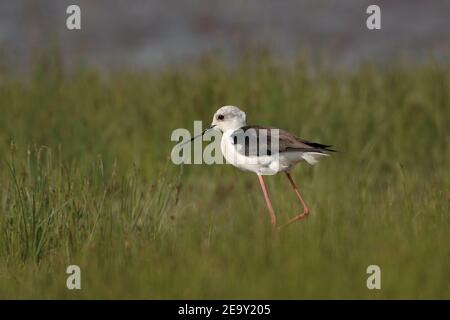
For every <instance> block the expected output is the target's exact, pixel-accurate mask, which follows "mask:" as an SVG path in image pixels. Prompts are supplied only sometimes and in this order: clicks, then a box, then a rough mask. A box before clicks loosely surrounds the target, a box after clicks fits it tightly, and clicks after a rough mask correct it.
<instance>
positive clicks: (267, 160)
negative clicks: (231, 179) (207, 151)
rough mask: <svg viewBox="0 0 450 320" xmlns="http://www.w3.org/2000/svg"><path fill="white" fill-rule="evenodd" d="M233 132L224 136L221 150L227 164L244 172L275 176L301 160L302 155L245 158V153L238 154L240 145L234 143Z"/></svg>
mask: <svg viewBox="0 0 450 320" xmlns="http://www.w3.org/2000/svg"><path fill="white" fill-rule="evenodd" d="M232 134H233V130H228V131H226V132H225V133H224V134H223V135H222V140H221V143H220V149H221V151H222V154H223V156H224V158H225V160H226V161H227V163H229V164H232V165H233V166H235V167H237V168H239V169H241V170H244V171H251V172H255V173H256V174H261V175H273V174H276V173H278V172H280V171H285V170H288V169H289V167H290V166H291V165H292V164H293V163H294V162H298V161H300V160H301V155H294V154H292V155H290V156H289V157H287V156H286V155H284V154H281V155H279V154H278V153H277V154H275V155H265V156H249V157H247V156H245V155H244V152H242V151H241V152H238V151H240V150H237V147H239V146H238V145H235V144H234V143H233V139H232V137H231V135H232Z"/></svg>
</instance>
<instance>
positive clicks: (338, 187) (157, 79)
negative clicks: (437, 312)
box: [0, 0, 450, 299]
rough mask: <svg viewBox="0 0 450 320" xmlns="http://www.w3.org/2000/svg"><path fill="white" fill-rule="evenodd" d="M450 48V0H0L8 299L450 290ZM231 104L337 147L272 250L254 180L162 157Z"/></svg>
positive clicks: (280, 211)
mask: <svg viewBox="0 0 450 320" xmlns="http://www.w3.org/2000/svg"><path fill="white" fill-rule="evenodd" d="M69 4H78V5H79V6H80V7H81V27H82V30H81V31H76V30H74V31H69V30H67V29H66V19H67V17H68V15H67V14H66V8H67V7H68V5H69ZM370 4H378V5H379V6H380V7H381V27H382V29H381V30H376V31H369V30H368V29H367V27H366V19H367V17H368V14H367V13H366V9H367V7H368V6H369V5H370ZM449 48H450V1H449V0H433V1H425V0H421V1H419V0H391V1H375V0H374V1H372V0H371V1H365V0H364V1H362V0H346V1H343V0H340V1H337V0H336V1H331V0H329V1H325V0H314V1H313V0H310V1H300V0H297V1H292V0H283V1H275V0H271V1H269V0H259V1H256V0H246V1H236V0H227V1H225V0H224V1H217V0H208V1H194V0H185V1H173V0H169V1H163V0H160V1H138V0H133V1H125V0H123V1H118V0H85V1H76V0H71V1H67V0H53V1H51V0H14V1H11V0H9V1H7V0H0V298H8V299H11V298H39V299H45V298H59V299H61V298H94V299H98V298H144V299H148V298H153V299H161V298H172V299H173V298H186V299H202V298H206V299H218V298H230V299H238V298H245V299H255V298H262V299H279V298H286V299H299V298H306V299H317V298H331V299H336V298H352V299H355V298H356V299H380V298H382V299H405V298H413V299H417V298H422V299H430V298H438V299H448V298H450V286H449V285H448V284H449V279H450V274H449V271H450V233H449V230H450V215H449V212H450V170H449V168H448V166H449V163H450V148H449V146H450V63H449V62H450V59H449V57H450V55H449V53H450V52H449ZM316 67H317V68H316ZM226 104H233V105H237V106H240V107H241V108H242V109H243V110H244V111H245V112H246V113H247V119H248V121H249V124H253V123H258V124H264V125H273V126H277V127H280V128H283V129H286V130H288V131H290V132H292V133H294V134H297V135H299V136H301V137H303V138H305V139H308V140H312V141H318V142H321V143H325V144H332V145H334V147H335V148H336V149H337V150H339V151H340V152H338V153H336V154H333V156H332V157H330V158H327V159H324V161H321V163H320V164H318V165H316V166H309V165H303V164H301V165H299V166H298V167H296V168H295V170H293V172H292V174H293V175H294V180H295V181H296V182H297V183H298V185H299V187H300V189H301V190H302V193H303V196H304V198H305V200H306V202H307V203H308V206H309V207H310V208H311V215H310V217H309V218H308V219H306V220H305V221H302V222H300V223H296V224H293V225H292V226H290V227H289V228H286V230H285V231H283V232H282V233H280V236H279V238H278V239H274V238H273V237H272V231H271V226H270V222H269V217H268V213H267V208H266V205H265V203H264V199H263V196H262V195H261V192H260V187H259V185H258V181H257V179H256V177H255V175H254V174H250V173H243V172H241V171H239V170H237V169H236V168H234V167H232V166H229V165H212V166H207V165H185V166H179V165H174V164H173V163H172V162H171V161H170V157H169V155H170V154H171V150H172V148H173V147H174V146H175V144H176V143H177V142H175V141H171V139H170V137H171V134H172V132H173V131H174V129H176V128H187V129H188V130H190V131H191V132H192V129H193V121H194V120H202V121H203V126H206V125H209V123H210V120H211V118H212V115H213V114H214V112H215V111H216V110H217V109H218V107H220V106H222V105H226ZM205 145H206V142H204V143H203V146H204V147H205ZM266 182H267V185H268V190H269V193H270V195H271V198H272V200H273V204H274V208H275V210H276V214H277V217H278V221H279V222H280V224H281V223H283V222H285V221H288V219H289V217H291V216H292V215H294V213H296V212H297V210H298V209H299V206H298V203H297V202H296V200H297V199H296V198H295V195H294V194H292V193H291V191H290V190H289V185H288V182H287V181H286V179H285V177H284V176H283V175H276V176H274V177H267V179H266ZM71 264H76V265H79V266H80V268H81V269H82V275H83V276H82V288H83V290H74V291H71V290H67V288H66V287H65V283H66V277H67V275H66V273H65V270H66V268H67V266H68V265H71ZM372 264H376V265H379V266H380V268H381V270H382V290H368V289H367V286H366V280H367V276H368V275H367V273H366V269H367V266H369V265H372Z"/></svg>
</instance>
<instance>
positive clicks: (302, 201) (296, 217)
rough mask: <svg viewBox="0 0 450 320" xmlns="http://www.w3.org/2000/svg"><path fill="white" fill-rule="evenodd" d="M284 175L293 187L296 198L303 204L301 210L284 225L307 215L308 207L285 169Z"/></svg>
mask: <svg viewBox="0 0 450 320" xmlns="http://www.w3.org/2000/svg"><path fill="white" fill-rule="evenodd" d="M286 176H287V178H288V179H289V182H290V183H291V186H292V189H294V192H295V194H296V195H297V198H298V199H299V200H300V202H301V204H302V206H303V212H302V213H300V214H298V215H296V216H295V217H293V218H291V219H290V220H289V221H288V222H287V223H286V224H285V225H284V226H287V225H289V224H291V223H292V222H294V221H297V220H302V219H304V218H306V217H307V216H308V215H309V208H308V206H307V205H306V203H305V200H303V198H302V195H301V194H300V191H299V190H298V188H297V186H296V185H295V182H294V180H293V179H292V177H291V174H290V173H289V172H287V171H286Z"/></svg>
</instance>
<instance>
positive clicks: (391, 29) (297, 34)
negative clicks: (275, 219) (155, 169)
mask: <svg viewBox="0 0 450 320" xmlns="http://www.w3.org/2000/svg"><path fill="white" fill-rule="evenodd" d="M70 4H78V5H79V6H80V7H81V11H82V12H81V15H82V31H81V32H80V31H68V30H67V29H66V27H65V20H66V18H67V14H66V13H65V12H66V8H67V6H68V5H70ZM370 4H378V5H379V6H381V11H382V29H381V30H379V31H369V30H368V29H367V28H366V25H365V24H366V18H367V16H368V15H367V14H366V8H367V7H368V6H369V5H370ZM449 13H450V1H448V0H432V1H423V0H395V1H387V0H380V1H371V0H370V1H368V0H346V1H337V0H304V1H299V0H285V1H271V0H247V1H238V0H229V1H218V0H209V1H197V0H185V1H175V0H168V1H166V0H146V1H142V0H134V1H125V0H95V1H92V0H84V1H79V0H70V1H69V0H59V1H52V0H20V1H6V0H1V1H0V52H1V54H2V55H3V56H4V57H3V59H2V61H3V63H4V64H6V65H8V67H9V68H10V69H13V70H14V71H19V72H24V71H25V72H26V71H27V70H28V69H29V66H30V63H31V62H30V61H31V55H32V54H33V52H35V51H36V50H38V51H40V50H42V49H43V48H46V47H48V46H55V45H57V46H58V47H59V49H60V50H61V51H62V53H63V56H64V62H65V65H66V67H70V66H71V65H73V64H74V63H79V62H85V63H89V64H92V65H95V66H98V67H100V68H102V69H103V70H111V69H123V68H127V69H129V68H137V69H140V68H142V67H162V66H166V65H168V64H185V63H187V62H195V61H196V60H198V59H199V57H200V56H202V55H203V54H205V53H210V52H212V51H213V52H214V53H215V54H217V53H220V55H221V56H222V57H223V58H224V59H225V60H227V61H229V62H234V61H236V59H237V58H238V57H239V56H240V55H241V54H242V53H244V52H246V51H247V50H248V49H249V48H254V47H263V48H266V49H269V50H270V51H271V52H272V53H273V55H274V57H275V59H277V60H280V61H284V62H289V61H292V59H293V58H295V57H296V56H297V55H298V53H299V52H305V53H309V54H312V55H314V56H317V55H318V56H320V57H321V58H331V59H332V61H333V65H345V66H354V65H355V64H357V63H359V62H361V61H365V60H371V61H373V62H377V63H383V62H386V61H389V59H392V58H395V57H398V56H402V57H403V58H404V57H408V58H409V59H411V60H414V61H415V60H424V59H426V58H428V57H434V58H436V59H442V58H443V56H444V55H445V53H447V52H448V48H449V39H450V18H449V15H450V14H449ZM5 61H6V62H5Z"/></svg>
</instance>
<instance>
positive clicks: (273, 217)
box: [258, 174, 277, 229]
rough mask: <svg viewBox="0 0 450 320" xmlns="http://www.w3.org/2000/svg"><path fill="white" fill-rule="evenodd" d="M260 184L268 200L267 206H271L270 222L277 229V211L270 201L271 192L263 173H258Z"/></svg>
mask: <svg viewBox="0 0 450 320" xmlns="http://www.w3.org/2000/svg"><path fill="white" fill-rule="evenodd" d="M258 179H259V184H260V185H261V189H262V192H263V193H264V199H265V200H266V204H267V208H269V213H270V222H271V223H272V227H273V228H274V229H275V227H276V224H277V218H276V217H275V211H274V210H273V207H272V202H271V201H270V198H269V194H268V193H267V188H266V184H265V183H264V179H263V177H262V176H261V175H259V174H258Z"/></svg>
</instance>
